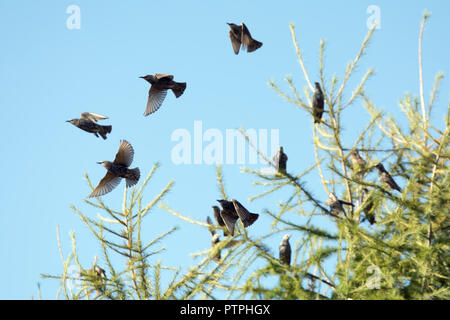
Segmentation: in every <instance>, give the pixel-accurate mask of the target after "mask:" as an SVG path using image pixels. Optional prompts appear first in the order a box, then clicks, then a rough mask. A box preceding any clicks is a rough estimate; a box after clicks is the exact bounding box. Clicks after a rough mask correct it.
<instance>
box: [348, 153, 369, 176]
mask: <svg viewBox="0 0 450 320" xmlns="http://www.w3.org/2000/svg"><path fill="white" fill-rule="evenodd" d="M350 161H351V162H352V165H353V168H354V170H355V169H356V170H357V171H360V170H364V169H365V168H366V165H367V163H366V160H364V159H363V158H362V157H361V156H360V155H359V153H358V150H353V151H352V152H350Z"/></svg>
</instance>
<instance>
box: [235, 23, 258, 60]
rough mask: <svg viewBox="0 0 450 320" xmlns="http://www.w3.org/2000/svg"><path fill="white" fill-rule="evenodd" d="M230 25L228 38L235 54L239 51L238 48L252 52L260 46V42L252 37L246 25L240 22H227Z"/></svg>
mask: <svg viewBox="0 0 450 320" xmlns="http://www.w3.org/2000/svg"><path fill="white" fill-rule="evenodd" d="M228 25H229V26H230V39H231V45H232V46H233V50H234V53H235V54H238V53H239V49H240V47H241V46H242V48H244V49H245V48H247V52H253V51H255V50H256V49H259V48H260V47H261V46H262V42H259V41H257V40H255V39H253V38H252V36H251V34H250V31H248V29H247V26H246V25H245V24H244V23H242V24H241V25H240V26H238V25H236V24H234V23H228Z"/></svg>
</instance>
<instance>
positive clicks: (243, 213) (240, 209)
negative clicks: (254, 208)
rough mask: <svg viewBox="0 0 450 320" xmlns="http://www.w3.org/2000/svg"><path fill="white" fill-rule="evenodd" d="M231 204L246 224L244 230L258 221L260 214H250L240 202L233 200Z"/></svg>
mask: <svg viewBox="0 0 450 320" xmlns="http://www.w3.org/2000/svg"><path fill="white" fill-rule="evenodd" d="M231 202H232V203H233V205H234V209H235V210H236V213H237V215H238V216H239V218H240V219H241V221H242V223H243V224H244V228H247V227H248V226H251V225H252V224H253V223H254V222H255V221H256V220H257V219H258V216H259V214H257V213H251V212H249V211H248V210H247V209H245V208H244V206H243V205H242V204H241V203H240V202H239V201H237V200H235V199H231Z"/></svg>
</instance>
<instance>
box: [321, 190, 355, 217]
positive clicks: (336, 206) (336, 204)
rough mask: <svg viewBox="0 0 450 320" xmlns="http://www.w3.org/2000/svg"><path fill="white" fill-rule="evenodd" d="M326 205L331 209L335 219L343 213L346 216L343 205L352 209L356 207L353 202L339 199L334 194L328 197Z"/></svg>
mask: <svg viewBox="0 0 450 320" xmlns="http://www.w3.org/2000/svg"><path fill="white" fill-rule="evenodd" d="M325 204H326V205H327V206H329V207H330V214H331V215H332V216H335V217H338V216H339V214H341V213H343V214H344V215H345V211H344V207H343V206H342V205H343V204H345V205H348V206H352V207H353V206H354V205H353V203H351V202H347V201H344V200H340V199H338V198H337V197H336V195H335V194H334V193H332V192H331V193H330V194H329V195H328V200H327V201H326V202H325Z"/></svg>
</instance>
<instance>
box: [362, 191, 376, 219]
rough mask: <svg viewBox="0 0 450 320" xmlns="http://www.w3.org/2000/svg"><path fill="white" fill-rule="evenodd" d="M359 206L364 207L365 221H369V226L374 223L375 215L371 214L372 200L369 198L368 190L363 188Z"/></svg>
mask: <svg viewBox="0 0 450 320" xmlns="http://www.w3.org/2000/svg"><path fill="white" fill-rule="evenodd" d="M361 205H362V206H364V207H363V210H364V215H365V220H367V221H369V223H370V224H374V223H375V213H374V212H372V209H373V200H372V199H370V198H369V190H367V188H363V189H362V192H361Z"/></svg>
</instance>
